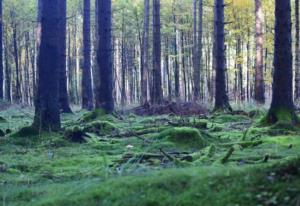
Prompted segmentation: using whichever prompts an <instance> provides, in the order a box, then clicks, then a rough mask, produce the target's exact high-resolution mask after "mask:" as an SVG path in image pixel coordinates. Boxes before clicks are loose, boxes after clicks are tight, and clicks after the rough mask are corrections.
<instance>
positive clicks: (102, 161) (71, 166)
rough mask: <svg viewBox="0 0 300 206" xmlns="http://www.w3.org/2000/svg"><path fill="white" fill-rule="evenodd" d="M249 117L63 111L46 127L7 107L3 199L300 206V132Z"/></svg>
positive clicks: (1, 152) (0, 154) (1, 144)
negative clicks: (56, 126)
mask: <svg viewBox="0 0 300 206" xmlns="http://www.w3.org/2000/svg"><path fill="white" fill-rule="evenodd" d="M254 111H255V112H254ZM248 114H249V115H248ZM248 114H238V115H237V114H236V115H232V114H212V115H209V116H207V117H205V118H204V117H202V118H200V117H197V116H195V117H181V116H171V115H170V116H169V115H162V116H152V117H147V116H146V117H139V116H136V115H132V114H126V115H118V114H114V115H106V114H105V113H103V112H102V111H97V110H96V111H94V112H91V113H88V112H84V111H78V112H74V114H73V115H63V116H62V120H63V121H62V125H63V130H62V132H60V133H44V132H40V131H32V130H31V128H30V127H29V126H30V124H31V122H32V111H31V110H24V111H22V112H20V111H16V109H15V108H9V109H8V110H5V111H2V112H1V113H0V116H1V117H2V118H3V119H4V120H5V121H2V120H1V123H0V129H1V131H3V135H2V136H3V137H0V198H1V203H2V204H3V205H22V206H23V205H55V206H59V205H62V206H65V205H72V206H76V205H80V206H81V205H89V206H92V205H104V206H105V205H122V206H123V205H125V206H126V205H128V206H134V205H139V206H142V205H153V206H154V205H155V206H157V205H158V206H159V205H189V206H190V205H220V206H223V205H296V204H297V202H299V201H300V197H299V191H300V187H299V185H300V172H299V171H300V168H299V165H300V164H299V163H300V160H299V159H300V157H299V155H300V152H299V151H300V138H299V136H300V135H299V134H300V132H299V130H298V129H297V128H295V129H290V128H286V129H285V128H282V127H281V128H280V129H279V128H274V127H272V126H265V127H258V126H257V125H258V124H257V123H258V122H259V119H260V118H262V117H263V116H264V115H265V112H264V111H258V110H255V109H253V111H248ZM0 136H1V135H0ZM78 137H79V138H78ZM78 140H80V141H78Z"/></svg>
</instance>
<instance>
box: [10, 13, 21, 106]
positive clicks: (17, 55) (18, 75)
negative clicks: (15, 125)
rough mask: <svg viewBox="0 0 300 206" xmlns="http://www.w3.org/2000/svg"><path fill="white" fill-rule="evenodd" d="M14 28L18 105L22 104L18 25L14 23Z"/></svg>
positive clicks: (16, 98) (16, 96) (16, 99)
mask: <svg viewBox="0 0 300 206" xmlns="http://www.w3.org/2000/svg"><path fill="white" fill-rule="evenodd" d="M12 12H13V11H12ZM12 15H14V14H12ZM12 27H13V55H14V60H15V67H16V93H15V101H16V102H17V103H20V102H21V98H22V97H21V84H20V67H19V51H18V42H17V25H16V23H13V25H12Z"/></svg>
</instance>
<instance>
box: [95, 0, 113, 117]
mask: <svg viewBox="0 0 300 206" xmlns="http://www.w3.org/2000/svg"><path fill="white" fill-rule="evenodd" d="M97 1H98V51H97V61H98V69H99V75H100V78H99V80H100V82H99V83H98V84H97V86H98V89H97V97H96V107H97V108H102V109H104V110H105V111H106V112H107V113H111V112H113V110H114V100H113V65H112V64H113V61H112V9H111V0H106V1H102V0H97Z"/></svg>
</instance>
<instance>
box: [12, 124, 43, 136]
mask: <svg viewBox="0 0 300 206" xmlns="http://www.w3.org/2000/svg"><path fill="white" fill-rule="evenodd" d="M39 134H40V132H39V130H38V129H36V128H35V127H32V126H27V127H23V128H21V129H20V130H19V131H17V132H16V133H14V134H13V137H30V136H37V135H39Z"/></svg>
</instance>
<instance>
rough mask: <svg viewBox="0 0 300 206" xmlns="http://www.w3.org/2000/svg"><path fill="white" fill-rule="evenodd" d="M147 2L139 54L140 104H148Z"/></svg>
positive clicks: (146, 1) (148, 8) (148, 7)
mask: <svg viewBox="0 0 300 206" xmlns="http://www.w3.org/2000/svg"><path fill="white" fill-rule="evenodd" d="M149 11H150V6H149V0H145V3H144V28H143V48H142V51H141V52H142V53H141V59H142V61H141V104H142V105H144V104H146V103H147V102H148V67H149V13H150V12H149Z"/></svg>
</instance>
